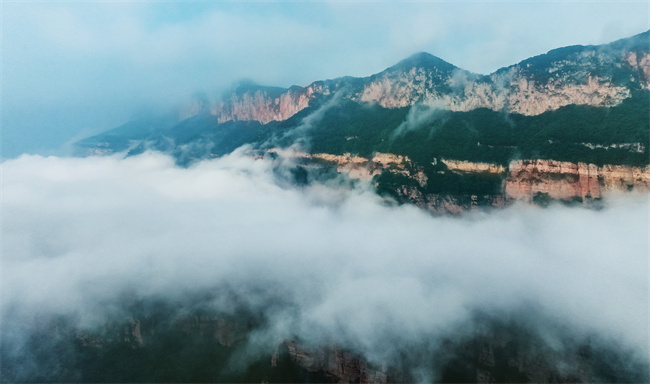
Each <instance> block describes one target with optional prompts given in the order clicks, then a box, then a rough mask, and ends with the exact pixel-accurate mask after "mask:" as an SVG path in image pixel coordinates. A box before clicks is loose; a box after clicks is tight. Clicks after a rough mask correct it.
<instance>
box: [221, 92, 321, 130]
mask: <svg viewBox="0 0 650 384" xmlns="http://www.w3.org/2000/svg"><path fill="white" fill-rule="evenodd" d="M322 93H323V89H322V86H319V85H318V84H317V83H314V84H312V85H310V86H309V87H306V88H302V87H292V88H289V89H287V90H281V89H277V88H268V87H255V88H252V89H247V90H240V91H235V92H233V93H232V94H230V95H229V96H228V97H226V98H224V99H223V100H221V101H220V102H219V103H217V105H215V106H214V107H213V108H212V109H211V113H212V114H213V115H216V116H217V117H218V121H219V122H220V123H223V122H225V121H241V120H244V121H259V122H261V123H263V124H266V123H268V122H270V121H283V120H286V119H288V118H290V117H291V116H293V115H295V114H296V113H298V112H300V111H301V110H303V109H305V108H307V107H308V106H309V102H310V101H311V100H312V99H313V98H314V97H315V95H320V94H322Z"/></svg>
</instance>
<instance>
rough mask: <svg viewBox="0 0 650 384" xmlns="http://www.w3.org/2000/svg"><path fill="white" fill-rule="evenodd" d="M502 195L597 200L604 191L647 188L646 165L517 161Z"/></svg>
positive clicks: (649, 171) (648, 174)
mask: <svg viewBox="0 0 650 384" xmlns="http://www.w3.org/2000/svg"><path fill="white" fill-rule="evenodd" d="M508 169H509V171H508V177H507V178H506V183H505V193H506V196H507V197H508V198H510V199H516V200H524V201H528V202H530V201H532V200H533V198H534V197H535V196H536V195H537V196H540V195H542V196H548V197H550V198H553V199H561V200H570V199H581V200H587V199H599V198H601V197H602V196H603V193H604V192H605V191H612V190H623V191H625V190H641V191H648V189H649V186H650V166H646V167H644V168H641V167H629V166H622V165H604V166H602V167H598V166H596V165H594V164H585V163H577V164H574V163H568V162H561V161H553V160H517V161H513V162H511V163H510V165H509V167H508Z"/></svg>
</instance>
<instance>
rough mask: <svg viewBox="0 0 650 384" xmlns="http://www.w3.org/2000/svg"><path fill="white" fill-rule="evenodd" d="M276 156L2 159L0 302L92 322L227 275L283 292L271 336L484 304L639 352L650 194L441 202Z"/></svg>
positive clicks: (245, 289) (361, 329) (435, 325)
mask: <svg viewBox="0 0 650 384" xmlns="http://www.w3.org/2000/svg"><path fill="white" fill-rule="evenodd" d="M272 167H273V166H272V164H271V162H270V161H269V160H265V159H257V160H255V159H252V158H249V157H246V156H243V155H242V152H241V151H238V152H236V153H234V154H233V155H230V156H225V157H223V158H220V159H217V160H209V161H202V162H200V163H197V164H196V165H194V166H192V167H189V168H187V169H184V168H179V167H176V166H175V165H174V161H173V159H171V158H169V157H167V156H165V155H162V154H159V153H145V154H143V155H140V156H137V157H130V158H126V159H121V158H120V157H117V156H113V157H90V158H83V159H82V158H57V157H48V158H43V157H38V156H22V157H20V158H18V159H14V160H8V161H6V162H4V163H3V164H2V168H3V170H2V172H3V186H2V216H3V218H2V222H3V227H2V257H3V258H2V290H3V293H2V295H3V296H2V310H3V316H4V317H5V318H14V319H16V318H24V319H26V321H28V319H29V318H30V316H33V315H34V314H36V313H40V314H42V313H51V314H76V315H78V318H79V319H80V320H79V321H81V322H82V323H84V324H93V322H98V321H101V319H102V316H104V315H105V313H104V311H108V310H110V307H111V306H110V305H107V303H111V302H112V301H115V300H118V298H119V297H120V295H123V294H124V293H125V292H128V293H130V294H133V295H135V296H141V297H146V296H157V297H166V298H169V299H171V300H173V299H175V298H176V299H178V298H182V297H183V295H188V294H193V293H201V292H206V291H210V290H214V289H216V287H224V286H227V287H230V288H231V289H233V290H234V291H235V292H240V293H242V295H243V297H245V298H246V300H247V302H246V305H248V306H250V307H252V308H255V307H261V306H263V305H265V303H268V302H269V301H273V300H277V301H279V302H282V303H286V308H287V309H286V310H278V311H276V312H275V313H274V314H273V315H272V316H271V318H272V321H271V325H270V330H271V331H272V332H269V335H266V337H268V338H270V339H271V341H273V342H275V341H280V340H282V339H283V338H285V337H290V336H299V337H302V338H304V339H311V340H316V341H318V340H328V341H330V342H335V343H339V344H341V345H348V346H354V347H355V348H357V349H358V350H360V351H365V352H367V353H368V355H369V356H370V357H371V358H372V356H373V354H375V355H377V354H380V353H381V352H380V351H382V350H383V349H382V348H380V346H381V345H382V342H383V341H384V340H387V339H390V338H394V337H398V338H399V339H402V340H405V341H406V342H409V341H413V340H417V339H418V338H420V337H421V336H422V335H427V337H436V336H437V335H443V334H444V333H445V332H447V331H449V330H450V329H452V328H456V327H457V326H458V325H459V324H463V322H466V321H467V320H468V319H469V317H470V316H471V314H472V313H473V312H474V311H477V310H478V311H485V312H488V313H490V312H491V313H514V312H517V311H522V310H524V309H525V308H533V309H534V311H535V312H536V313H540V314H544V316H546V317H547V318H548V319H552V320H553V321H555V322H557V323H558V324H563V325H564V326H566V327H568V328H569V329H571V330H572V331H575V332H577V333H578V334H585V335H586V334H590V333H596V334H600V335H603V337H605V338H611V339H612V340H616V341H620V342H622V343H623V345H625V346H627V347H629V348H631V349H634V350H637V351H638V353H639V354H640V355H641V356H646V357H644V360H645V359H647V354H648V320H649V319H648V309H649V308H648V250H649V249H648V195H638V194H625V195H618V196H610V197H609V198H608V199H607V200H606V203H605V207H604V209H602V210H599V211H596V210H590V209H585V208H582V207H564V206H551V207H550V208H547V209H541V208H537V207H532V206H524V205H514V206H512V207H509V208H507V209H503V210H494V211H490V212H489V213H483V212H469V213H467V214H465V215H463V216H462V217H460V218H458V217H432V216H431V215H429V214H428V213H427V212H424V211H422V210H419V209H417V208H415V207H413V206H408V205H407V206H395V205H392V206H391V205H389V204H386V202H385V201H383V200H382V199H381V198H380V197H378V196H377V195H375V194H374V193H373V192H372V190H371V189H370V187H369V186H364V185H358V186H356V187H354V188H351V187H349V184H347V185H348V186H347V187H342V186H341V185H336V184H334V183H331V184H329V185H323V184H318V183H313V184H312V185H309V186H307V187H304V188H295V187H290V186H288V185H286V184H284V183H282V182H279V181H278V179H277V177H276V175H277V172H276V173H274V172H273V169H272ZM214 305H215V307H217V309H219V310H224V311H227V310H228V308H227V303H225V302H219V301H217V302H215V303H214ZM376 357H377V358H381V356H376ZM646 361H647V360H646Z"/></svg>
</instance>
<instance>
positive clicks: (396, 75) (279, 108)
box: [211, 32, 650, 123]
mask: <svg viewBox="0 0 650 384" xmlns="http://www.w3.org/2000/svg"><path fill="white" fill-rule="evenodd" d="M648 39H650V35H649V32H645V33H642V34H639V35H637V36H634V37H631V38H628V39H622V40H619V41H616V42H613V43H610V44H606V45H600V46H572V47H565V48H559V49H555V50H552V51H550V52H548V53H546V54H543V55H539V56H536V57H532V58H530V59H527V60H524V61H522V62H520V63H518V64H515V65H512V66H510V67H507V68H501V69H499V70H497V71H496V72H494V73H492V74H490V75H487V76H486V75H478V74H474V73H471V72H469V71H466V70H463V69H461V68H458V67H456V66H454V65H452V64H450V63H448V62H446V61H444V60H442V59H440V58H437V57H435V56H433V55H430V54H428V53H418V54H415V55H413V56H411V57H409V58H407V59H405V60H403V61H401V62H399V63H398V64H396V65H394V66H392V67H390V68H388V69H386V70H384V71H383V72H380V73H378V74H375V75H372V76H369V77H365V78H340V79H336V80H327V81H318V82H314V83H312V84H311V85H309V86H307V87H304V88H303V87H298V86H294V87H291V88H289V89H281V88H271V87H261V86H254V85H252V84H247V85H246V86H243V87H241V86H240V87H237V88H236V89H235V90H234V91H233V92H232V93H230V94H226V95H225V96H224V97H223V99H222V100H221V101H220V102H218V103H217V104H216V105H215V106H214V107H213V108H212V110H211V112H212V114H214V115H216V116H218V118H219V121H220V122H223V121H230V120H234V121H238V120H255V121H259V122H262V123H268V122H270V121H282V120H286V119H288V118H289V117H291V116H293V115H294V114H295V113H297V112H299V111H301V110H303V109H305V108H307V107H308V106H309V105H310V102H312V101H313V100H317V99H322V98H323V97H327V96H329V95H331V94H332V93H334V92H340V93H341V95H342V97H343V98H345V99H349V100H353V101H355V102H360V103H377V104H378V105H380V106H382V107H384V108H402V107H407V106H412V105H414V104H417V103H422V104H424V105H428V106H431V107H435V108H440V109H444V110H450V111H471V110H473V109H476V108H489V109H492V110H494V111H504V112H509V113H519V114H523V115H538V114H540V113H543V112H546V111H552V110H556V109H558V108H560V107H562V106H565V105H570V104H581V105H591V106H598V107H610V106H614V105H618V104H619V103H620V102H621V101H622V100H624V99H626V98H628V97H630V94H631V90H633V89H648V86H649V84H650V47H649V45H648V43H647V41H648Z"/></svg>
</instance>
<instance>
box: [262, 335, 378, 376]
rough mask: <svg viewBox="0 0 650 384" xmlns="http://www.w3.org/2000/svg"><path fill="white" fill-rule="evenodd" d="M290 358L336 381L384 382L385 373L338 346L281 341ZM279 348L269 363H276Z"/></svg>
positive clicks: (309, 369)
mask: <svg viewBox="0 0 650 384" xmlns="http://www.w3.org/2000/svg"><path fill="white" fill-rule="evenodd" d="M283 346H285V347H286V348H287V350H288V353H289V356H290V357H291V360H292V361H294V362H295V363H297V364H298V365H299V366H300V367H302V368H304V369H306V370H308V371H310V372H324V373H326V374H327V375H329V376H331V377H332V378H333V379H334V380H333V381H335V382H337V383H381V384H383V383H386V382H387V375H386V373H385V372H382V371H381V370H378V369H373V368H370V367H369V366H368V364H367V363H366V362H365V360H364V359H363V358H362V357H360V356H357V355H354V354H352V353H350V352H347V351H344V350H342V349H340V348H337V347H334V346H329V347H319V348H314V349H311V348H307V347H305V346H302V345H300V344H299V343H297V342H295V341H293V340H287V341H285V342H284V343H283ZM278 355H279V350H276V352H275V353H274V354H273V357H272V358H271V365H272V366H275V365H276V363H277V359H278Z"/></svg>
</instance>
